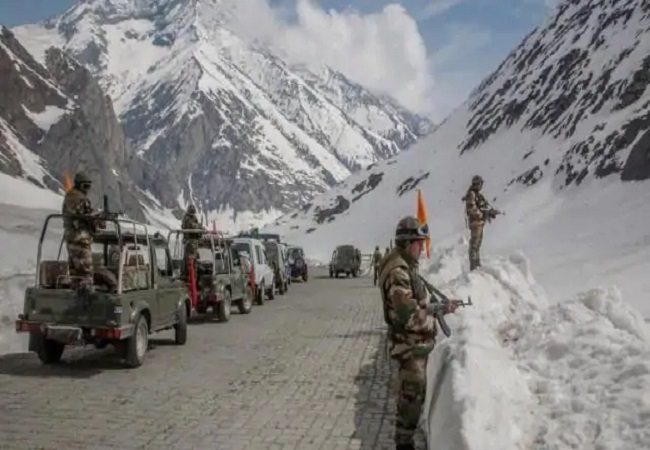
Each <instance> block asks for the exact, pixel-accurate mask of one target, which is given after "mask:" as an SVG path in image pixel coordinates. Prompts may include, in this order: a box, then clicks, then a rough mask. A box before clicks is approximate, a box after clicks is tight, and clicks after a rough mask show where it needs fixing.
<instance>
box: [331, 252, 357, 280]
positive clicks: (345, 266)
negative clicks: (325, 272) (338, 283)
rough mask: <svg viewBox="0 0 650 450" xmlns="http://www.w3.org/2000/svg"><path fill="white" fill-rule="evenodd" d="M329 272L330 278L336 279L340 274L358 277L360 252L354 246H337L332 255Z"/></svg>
mask: <svg viewBox="0 0 650 450" xmlns="http://www.w3.org/2000/svg"><path fill="white" fill-rule="evenodd" d="M329 272H330V278H334V277H337V278H338V276H339V274H341V273H344V274H346V275H347V276H348V277H349V276H350V275H352V276H353V277H355V278H356V277H358V276H359V273H360V272H361V251H360V250H359V249H358V248H356V247H355V246H354V245H339V246H338V247H336V250H334V252H333V253H332V259H331V260H330V264H329Z"/></svg>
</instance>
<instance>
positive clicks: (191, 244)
mask: <svg viewBox="0 0 650 450" xmlns="http://www.w3.org/2000/svg"><path fill="white" fill-rule="evenodd" d="M181 228H182V229H183V230H205V228H204V227H203V226H202V225H201V223H200V222H199V219H198V218H197V217H196V207H195V206H194V205H190V206H189V207H188V208H187V211H186V212H185V216H183V221H182V222H181ZM200 238H201V234H200V233H185V234H184V236H183V239H184V241H185V263H186V264H189V261H190V259H191V260H195V259H197V258H198V255H199V240H200Z"/></svg>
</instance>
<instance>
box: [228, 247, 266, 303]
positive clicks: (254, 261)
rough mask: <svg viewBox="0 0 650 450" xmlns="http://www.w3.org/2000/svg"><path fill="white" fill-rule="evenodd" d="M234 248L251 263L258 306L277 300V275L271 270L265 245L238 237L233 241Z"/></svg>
mask: <svg viewBox="0 0 650 450" xmlns="http://www.w3.org/2000/svg"><path fill="white" fill-rule="evenodd" d="M233 247H234V248H235V249H237V251H238V252H239V253H240V254H244V255H245V256H246V258H248V260H249V261H250V263H251V266H252V274H253V277H254V279H255V294H256V295H255V297H256V302H257V304H258V305H263V304H264V302H265V300H266V299H267V298H268V299H269V300H273V299H274V298H275V286H274V279H275V274H274V273H273V269H272V268H271V266H270V264H269V262H268V258H267V257H266V251H265V250H264V245H262V241H260V240H259V239H254V238H248V237H237V238H234V239H233Z"/></svg>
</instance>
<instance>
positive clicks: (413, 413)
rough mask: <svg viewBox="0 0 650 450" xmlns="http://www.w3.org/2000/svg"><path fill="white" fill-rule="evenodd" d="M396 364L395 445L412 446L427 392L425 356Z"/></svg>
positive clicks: (403, 360)
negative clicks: (397, 367) (397, 366)
mask: <svg viewBox="0 0 650 450" xmlns="http://www.w3.org/2000/svg"><path fill="white" fill-rule="evenodd" d="M398 362H399V370H398V375H397V382H398V386H397V411H396V418H395V419H396V420H395V445H413V444H414V440H413V437H414V435H415V431H416V430H417V427H418V424H419V422H420V416H421V415H422V405H423V404H424V398H425V395H426V390H427V356H412V357H410V358H406V359H402V360H399V361H398Z"/></svg>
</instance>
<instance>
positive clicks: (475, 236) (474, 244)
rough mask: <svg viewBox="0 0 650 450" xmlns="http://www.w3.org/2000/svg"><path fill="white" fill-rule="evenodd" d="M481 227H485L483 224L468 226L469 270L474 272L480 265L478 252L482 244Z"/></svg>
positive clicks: (476, 223) (477, 223) (475, 223)
mask: <svg viewBox="0 0 650 450" xmlns="http://www.w3.org/2000/svg"><path fill="white" fill-rule="evenodd" d="M483 227H485V223H483V222H474V223H470V224H469V233H470V238H469V270H474V269H476V268H477V267H480V265H481V253H480V251H481V243H482V242H483Z"/></svg>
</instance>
